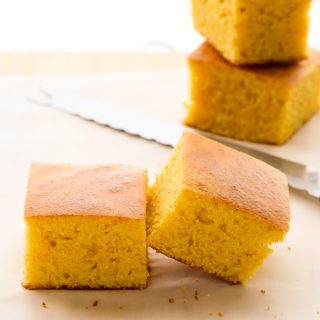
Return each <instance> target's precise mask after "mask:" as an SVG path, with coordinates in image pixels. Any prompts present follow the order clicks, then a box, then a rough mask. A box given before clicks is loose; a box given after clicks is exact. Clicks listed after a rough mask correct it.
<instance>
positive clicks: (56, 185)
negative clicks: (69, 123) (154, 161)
mask: <svg viewBox="0 0 320 320" xmlns="http://www.w3.org/2000/svg"><path fill="white" fill-rule="evenodd" d="M146 184H147V175H146V171H145V170H141V169H136V168H133V167H130V166H125V165H110V166H107V165H101V166H97V165H71V164H70V165H69V164H33V165H32V166H31V169H30V176H29V184H28V190H27V196H26V203H25V224H26V254H25V278H24V281H23V286H24V287H26V288H29V289H35V288H144V287H146V285H147V280H148V266H147V246H146V226H145V211H146Z"/></svg>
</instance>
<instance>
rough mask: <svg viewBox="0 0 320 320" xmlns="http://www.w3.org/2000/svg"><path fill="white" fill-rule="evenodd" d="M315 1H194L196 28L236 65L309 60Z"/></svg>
mask: <svg viewBox="0 0 320 320" xmlns="http://www.w3.org/2000/svg"><path fill="white" fill-rule="evenodd" d="M310 4H311V0H277V1H270V0H250V1H248V0H192V15H193V20H194V26H195V28H196V29H197V30H198V31H199V32H200V33H201V34H202V35H203V36H204V37H205V38H206V39H207V41H208V42H209V43H210V44H211V45H212V46H214V47H215V48H216V49H217V50H219V52H221V54H222V55H223V56H224V58H226V59H227V60H229V61H230V62H231V63H233V64H236V65H244V64H246V65H248V64H265V63H268V62H288V61H296V60H300V59H303V58H306V57H307V55H308V49H307V36H308V29H309V18H308V12H309V8H310Z"/></svg>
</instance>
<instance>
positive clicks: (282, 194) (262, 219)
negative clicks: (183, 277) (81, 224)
mask: <svg viewBox="0 0 320 320" xmlns="http://www.w3.org/2000/svg"><path fill="white" fill-rule="evenodd" d="M149 198H150V199H149V204H148V211H147V234H148V236H147V238H148V243H149V245H150V246H151V247H153V248H154V249H156V250H157V251H160V252H161V253H163V254H165V255H167V256H169V257H172V258H174V259H176V260H179V261H182V262H184V263H186V264H188V265H190V266H192V267H198V268H201V269H202V270H204V271H206V272H209V273H212V274H215V275H217V276H219V277H221V278H223V279H225V280H227V281H230V282H234V283H238V282H240V283H244V282H246V281H247V280H248V279H249V278H250V277H251V276H252V275H253V274H254V273H255V272H256V270H257V269H258V267H259V266H260V265H261V264H262V262H263V260H264V259H265V258H266V257H267V255H268V254H269V253H270V252H271V251H272V250H271V249H270V248H269V245H270V244H272V243H274V242H277V241H281V240H282V239H283V238H284V236H285V234H286V232H287V231H288V227H289V219H290V213H289V192H288V184H287V180H286V177H285V176H284V175H283V174H282V173H281V172H280V171H278V170H277V169H275V168H273V167H271V166H269V165H267V164H265V163H264V162H262V161H259V160H256V159H254V158H252V157H250V156H248V155H246V154H243V153H241V152H238V151H236V150H233V149H231V148H228V147H225V146H224V145H222V144H219V143H217V142H214V141H212V140H209V139H207V138H204V137H201V136H198V135H194V134H192V133H184V135H183V136H182V138H181V139H180V141H179V143H178V145H177V146H176V148H175V150H174V152H173V154H172V156H171V158H170V160H169V162H168V163H167V165H166V166H165V168H164V169H163V171H162V172H161V173H160V174H159V175H158V176H157V178H156V181H155V183H154V185H153V186H152V187H151V189H150V194H149Z"/></svg>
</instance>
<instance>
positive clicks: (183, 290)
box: [180, 286, 188, 292]
mask: <svg viewBox="0 0 320 320" xmlns="http://www.w3.org/2000/svg"><path fill="white" fill-rule="evenodd" d="M180 290H181V291H182V292H187V291H188V287H185V286H181V287H180Z"/></svg>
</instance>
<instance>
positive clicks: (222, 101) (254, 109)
mask: <svg viewBox="0 0 320 320" xmlns="http://www.w3.org/2000/svg"><path fill="white" fill-rule="evenodd" d="M279 68H281V67H280V66H279ZM189 69H190V79H191V80H190V81H191V97H190V100H191V102H190V105H189V106H188V113H187V116H186V119H185V123H186V124H188V125H190V126H193V127H197V128H199V129H202V130H207V131H211V132H213V133H216V134H220V135H224V136H228V137H233V138H237V139H241V140H249V141H256V142H266V143H273V144H282V143H284V142H286V141H287V140H288V139H289V138H290V137H291V136H292V135H293V134H294V133H295V132H296V131H297V130H298V129H299V128H300V127H301V126H302V125H303V124H304V123H305V122H306V121H307V120H308V119H309V118H310V117H311V116H313V115H314V114H315V113H316V112H317V111H318V110H319V100H318V99H319V90H320V68H319V67H318V68H314V70H313V71H311V72H310V73H309V74H308V75H306V76H304V77H302V78H300V79H299V80H297V81H293V82H292V83H290V82H288V83H286V82H285V81H281V80H278V79H275V78H273V77H268V76H261V75H257V74H256V73H254V72H253V71H251V70H245V69H241V68H235V67H233V66H231V65H228V64H215V63H210V62H206V61H196V60H193V59H189Z"/></svg>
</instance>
